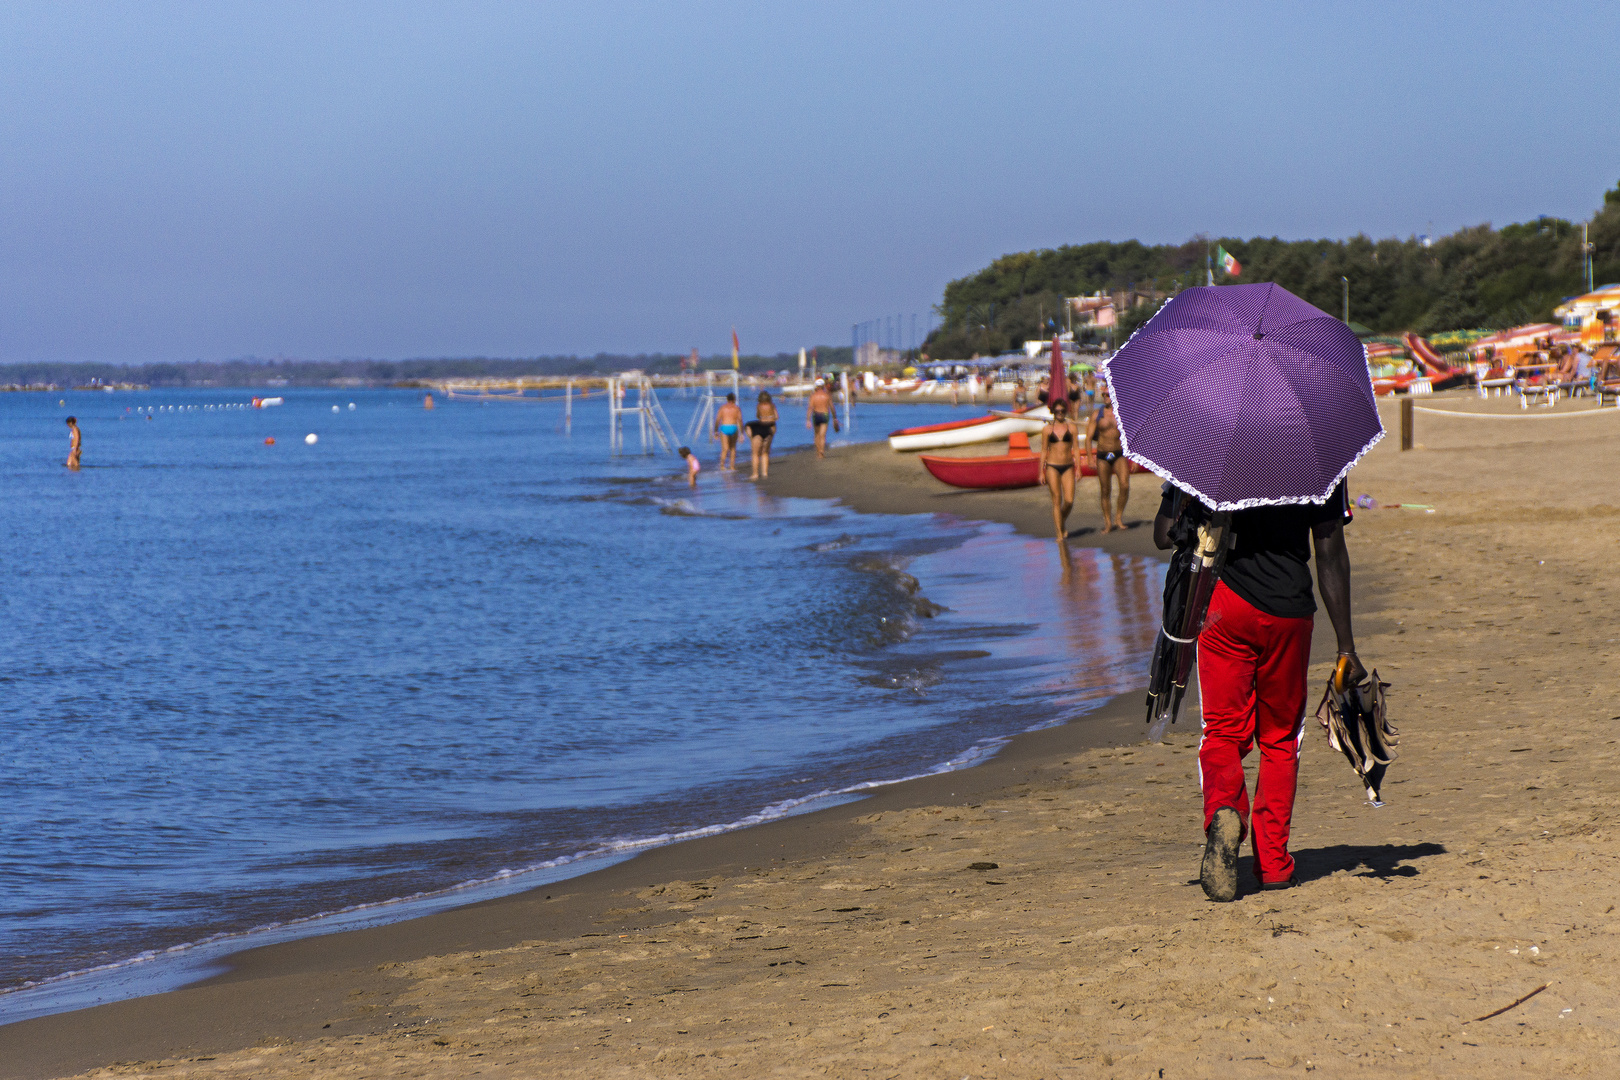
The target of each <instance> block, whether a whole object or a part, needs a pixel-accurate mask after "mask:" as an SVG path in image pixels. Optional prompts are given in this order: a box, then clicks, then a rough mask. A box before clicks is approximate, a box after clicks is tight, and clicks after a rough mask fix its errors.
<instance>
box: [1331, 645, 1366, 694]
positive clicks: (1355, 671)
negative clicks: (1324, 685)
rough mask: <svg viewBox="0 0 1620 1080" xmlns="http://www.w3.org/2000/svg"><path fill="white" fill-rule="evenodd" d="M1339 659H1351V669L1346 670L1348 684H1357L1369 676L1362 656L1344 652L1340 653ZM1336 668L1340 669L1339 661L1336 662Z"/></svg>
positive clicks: (1346, 682)
mask: <svg viewBox="0 0 1620 1080" xmlns="http://www.w3.org/2000/svg"><path fill="white" fill-rule="evenodd" d="M1339 659H1340V660H1345V659H1348V660H1349V661H1350V670H1349V671H1347V672H1345V685H1346V686H1355V685H1356V684H1357V683H1359V682H1361V681H1362V680H1363V679H1365V678H1366V677H1367V668H1366V667H1365V666H1364V665H1363V664H1362V662H1361V657H1359V656H1357V655H1356V654H1355V653H1353V652H1352V653H1350V654H1348V656H1347V655H1346V654H1344V653H1340V654H1339ZM1334 670H1335V671H1337V670H1338V664H1337V662H1335V663H1334Z"/></svg>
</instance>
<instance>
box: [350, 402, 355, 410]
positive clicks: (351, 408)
mask: <svg viewBox="0 0 1620 1080" xmlns="http://www.w3.org/2000/svg"><path fill="white" fill-rule="evenodd" d="M349 411H350V412H354V402H352V401H351V402H349Z"/></svg>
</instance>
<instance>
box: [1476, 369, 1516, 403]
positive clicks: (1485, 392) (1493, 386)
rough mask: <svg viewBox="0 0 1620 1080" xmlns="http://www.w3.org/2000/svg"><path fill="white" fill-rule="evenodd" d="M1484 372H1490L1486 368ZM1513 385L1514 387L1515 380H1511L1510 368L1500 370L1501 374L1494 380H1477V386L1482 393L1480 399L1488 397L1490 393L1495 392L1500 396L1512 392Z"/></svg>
mask: <svg viewBox="0 0 1620 1080" xmlns="http://www.w3.org/2000/svg"><path fill="white" fill-rule="evenodd" d="M1485 370H1486V372H1489V371H1490V369H1489V368H1486V369H1485ZM1515 385H1516V380H1515V379H1514V378H1513V369H1512V368H1503V369H1502V374H1501V376H1500V377H1498V378H1495V379H1487V378H1481V379H1480V380H1479V386H1480V390H1481V391H1482V394H1481V396H1482V397H1490V396H1491V394H1492V392H1495V393H1496V394H1497V395H1498V396H1500V395H1502V394H1505V393H1507V392H1508V391H1510V390H1512V389H1513V387H1514V386H1515Z"/></svg>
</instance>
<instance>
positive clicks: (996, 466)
mask: <svg viewBox="0 0 1620 1080" xmlns="http://www.w3.org/2000/svg"><path fill="white" fill-rule="evenodd" d="M922 463H923V466H924V467H925V468H926V469H927V470H928V471H929V472H930V473H932V474H933V476H934V479H936V480H939V481H942V482H944V483H947V484H949V485H951V486H952V487H959V488H994V489H1003V490H1005V489H1011V488H1027V487H1034V486H1036V485H1037V484H1039V483H1040V482H1041V459H1040V458H1038V457H1036V456H1035V455H1034V454H1031V453H1028V452H1025V453H1022V454H1017V453H1014V454H997V455H995V456H994V457H940V456H938V455H937V454H923V455H922Z"/></svg>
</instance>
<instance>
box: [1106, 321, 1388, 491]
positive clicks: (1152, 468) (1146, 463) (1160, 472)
mask: <svg viewBox="0 0 1620 1080" xmlns="http://www.w3.org/2000/svg"><path fill="white" fill-rule="evenodd" d="M1172 299H1174V297H1166V298H1165V299H1164V300H1163V301H1161V302H1160V304H1159V311H1163V310H1164V307H1165V305H1166V304H1168V303H1169V302H1170V301H1171V300H1172ZM1159 311H1155V312H1154V313H1153V314H1152V316H1150V317H1149V318H1148V321H1147V322H1145V323H1143V324H1142V325H1141V326H1138V327H1137V328H1136V329H1135V330H1132V331H1131V336H1130V337H1128V338H1126V339H1125V345H1129V344H1130V343H1131V342H1132V341H1134V340H1135V339H1136V335H1137V334H1140V333H1141V332H1142V331H1144V330H1146V329H1147V328H1148V327H1150V326H1152V325H1153V320H1154V319H1157V318H1158V317H1159ZM1125 345H1121V346H1120V347H1119V348H1118V349H1115V350H1114V356H1118V355H1119V354H1120V352H1122V351H1123V350H1124V348H1125ZM1114 356H1110V357H1109V358H1108V359H1107V360H1104V361H1103V362H1102V364H1101V365H1100V366H1101V367H1102V372H1103V379H1104V380H1105V381H1106V382H1107V383H1108V397H1109V400H1110V401H1116V400H1118V398H1117V396H1116V395H1115V393H1114V376H1113V373H1112V372H1111V371H1110V370H1109V365H1110V364H1111V363H1113V360H1114ZM1361 359H1362V361H1363V362H1365V361H1366V359H1367V345H1366V343H1365V342H1363V343H1362V346H1361ZM1367 389H1368V390H1371V389H1372V376H1371V375H1370V374H1369V375H1368V376H1367ZM1377 400H1378V399H1377V397H1376V396H1375V397H1374V398H1373V402H1374V407H1375V410H1376V405H1377ZM1115 415H1116V416H1117V415H1119V414H1118V410H1117V409H1116V410H1115ZM1375 415H1376V411H1375ZM1386 434H1388V432H1386V431H1385V430H1384V420H1383V417H1379V418H1378V433H1377V434H1376V435H1374V436H1373V437H1372V438H1371V439H1368V440H1367V445H1366V446H1363V447H1362V448H1361V449H1360V450H1358V451H1356V456H1355V457H1353V458H1351V459H1350V464H1348V465H1346V466H1345V467H1344V468H1343V469H1341V470H1340V471H1339V475H1338V476H1336V477H1334V478H1333V483H1331V484H1329V485H1328V488H1327V490H1326V491H1324V492H1322V494H1320V495H1290V496H1285V497H1283V498H1280V499H1239V500H1237V501H1236V502H1219V501H1217V500H1215V499H1212V498H1210V497H1209V496H1208V495H1205V494H1204V493H1203V492H1202V491H1199V490H1198V489H1197V488H1195V487H1193V486H1192V485H1191V484H1187V483H1183V482H1182V481H1180V480H1177V479H1176V478H1175V477H1174V476H1171V475H1170V470H1168V469H1166V468H1163V467H1161V466H1160V465H1159V463H1158V462H1156V461H1154V460H1152V459H1151V458H1149V457H1147V456H1146V455H1143V454H1133V453H1131V440H1130V439H1129V438H1128V437H1127V436H1126V434H1125V425H1124V424H1121V425H1119V444H1120V446H1122V447H1124V449H1125V456H1126V457H1127V458H1129V459H1130V460H1131V461H1134V462H1136V463H1137V464H1138V465H1140V466H1142V467H1143V468H1144V469H1146V470H1148V471H1149V472H1151V473H1152V474H1153V475H1154V476H1157V477H1160V478H1161V479H1163V480H1164V481H1166V482H1167V483H1169V484H1172V485H1174V486H1176V487H1178V488H1180V489H1181V490H1182V491H1185V492H1186V493H1187V494H1189V495H1191V496H1193V497H1194V498H1196V499H1197V500H1198V501H1199V502H1201V503H1203V504H1204V505H1205V506H1207V507H1209V508H1210V509H1211V510H1216V511H1226V510H1253V509H1255V508H1256V507H1260V506H1298V505H1311V506H1321V505H1322V504H1323V503H1325V502H1327V501H1328V499H1329V498H1330V497H1331V496H1332V495H1333V491H1334V489H1335V488H1337V487H1338V486H1339V484H1340V483H1342V482H1343V481H1344V478H1345V477H1346V476H1349V475H1350V470H1351V469H1353V468H1355V467H1356V464H1357V463H1358V462H1359V461H1361V459H1362V458H1364V457H1366V456H1367V451H1369V450H1371V449H1372V448H1373V447H1375V446H1377V445H1378V443H1379V440H1381V439H1382V438H1383V437H1384V436H1385V435H1386Z"/></svg>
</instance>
